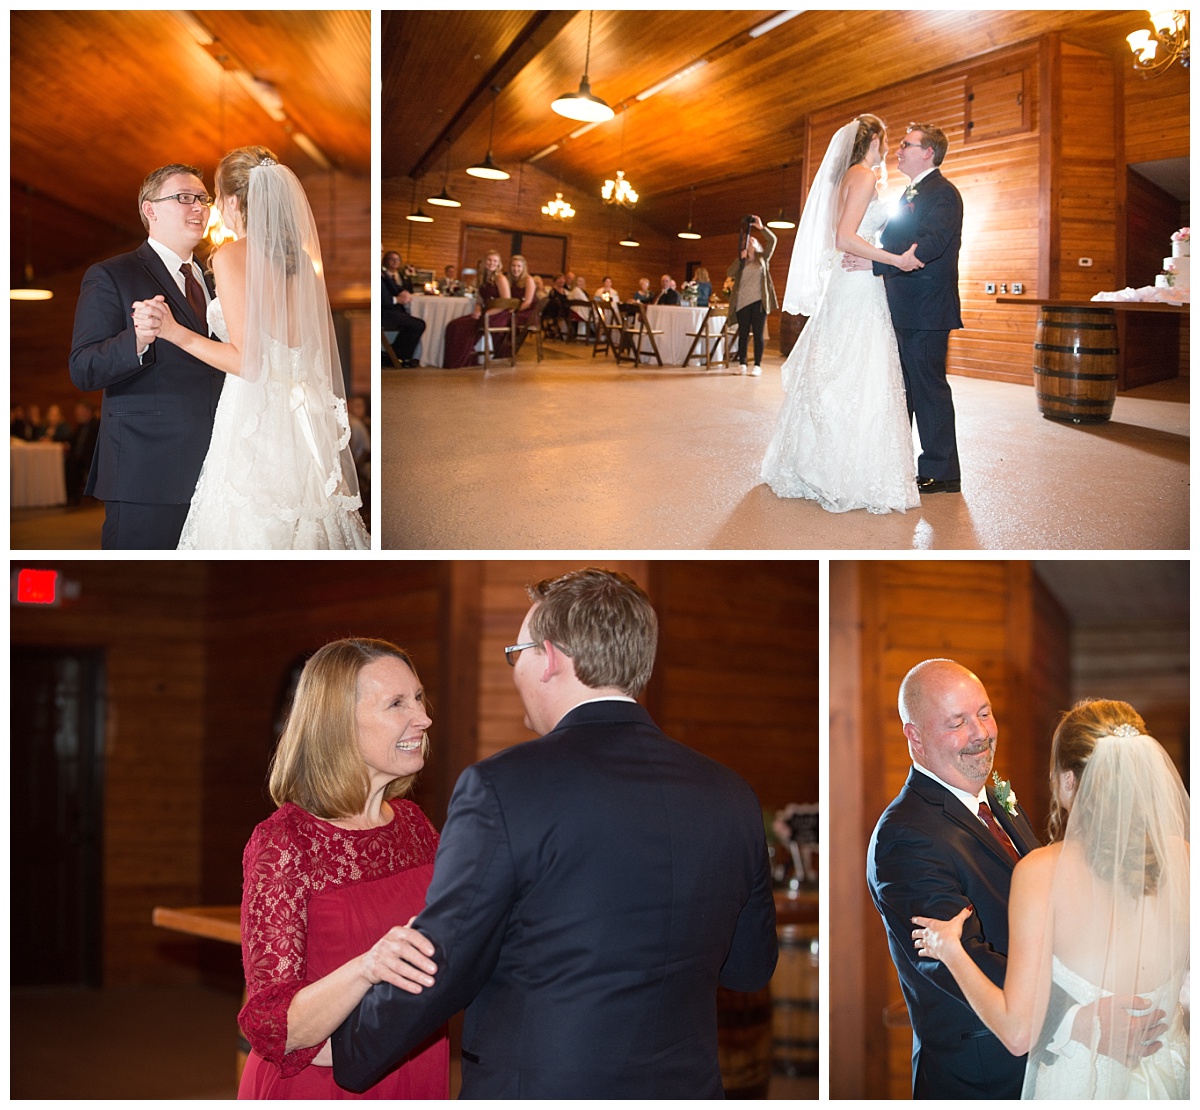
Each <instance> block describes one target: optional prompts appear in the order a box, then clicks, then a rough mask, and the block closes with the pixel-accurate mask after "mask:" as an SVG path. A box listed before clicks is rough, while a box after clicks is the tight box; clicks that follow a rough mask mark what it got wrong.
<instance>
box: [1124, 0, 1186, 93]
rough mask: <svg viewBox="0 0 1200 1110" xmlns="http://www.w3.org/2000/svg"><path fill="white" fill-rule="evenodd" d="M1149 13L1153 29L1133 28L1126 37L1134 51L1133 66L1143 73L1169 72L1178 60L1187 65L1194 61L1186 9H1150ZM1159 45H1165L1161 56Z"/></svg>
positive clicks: (1146, 75)
mask: <svg viewBox="0 0 1200 1110" xmlns="http://www.w3.org/2000/svg"><path fill="white" fill-rule="evenodd" d="M1146 14H1147V15H1148V16H1149V17H1150V23H1151V24H1152V25H1153V27H1154V31H1153V32H1150V31H1147V30H1145V29H1142V30H1140V31H1134V32H1133V34H1132V35H1129V36H1127V37H1126V39H1125V41H1126V42H1128V43H1129V49H1130V50H1132V51H1133V68H1134V69H1135V70H1136V71H1137V72H1138V73H1140V74H1142V75H1143V76H1144V77H1151V76H1154V75H1156V74H1159V73H1164V72H1166V70H1167V69H1169V68H1170V66H1171V63H1172V62H1175V61H1178V62H1179V64H1180V65H1181V66H1183V68H1184V69H1187V68H1188V67H1189V64H1190V62H1191V55H1190V45H1191V44H1190V42H1189V31H1190V20H1189V17H1188V13H1187V11H1186V10H1184V11H1153V10H1150V9H1147V10H1146ZM1159 47H1161V48H1162V54H1161V56H1160V55H1159Z"/></svg>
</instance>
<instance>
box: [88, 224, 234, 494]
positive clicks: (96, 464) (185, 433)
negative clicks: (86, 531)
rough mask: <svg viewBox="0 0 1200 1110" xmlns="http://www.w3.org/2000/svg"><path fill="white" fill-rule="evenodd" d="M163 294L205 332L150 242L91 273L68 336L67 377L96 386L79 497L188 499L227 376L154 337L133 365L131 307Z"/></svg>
mask: <svg viewBox="0 0 1200 1110" xmlns="http://www.w3.org/2000/svg"><path fill="white" fill-rule="evenodd" d="M159 294H162V295H163V296H165V297H166V299H167V303H168V304H169V305H170V306H171V312H172V314H173V315H174V316H175V319H176V320H178V321H179V322H180V323H181V324H183V325H185V326H186V327H189V328H191V329H192V330H193V331H197V332H199V333H200V334H201V335H208V334H209V332H208V325H207V322H206V321H203V320H199V319H197V318H196V315H195V313H193V312H192V309H191V307H190V306H189V304H188V302H187V299H186V298H185V297H184V295H183V294H182V293H181V292H180V291H179V286H178V285H176V284H175V281H174V279H173V278H172V277H171V275H170V274H168V273H167V268H166V266H165V265H163V262H162V259H160V258H159V256H158V255H157V254H156V253H155V252H154V248H153V247H151V246H150V244H149V243H143V244H142V245H141V246H140V247H138V249H137V250H136V251H132V252H130V253H129V254H122V255H118V256H117V257H116V258H110V259H108V260H107V261H105V262H99V263H97V264H96V265H94V266H91V267H89V269H88V271H87V273H85V274H84V275H83V286H82V288H81V289H80V293H79V303H78V304H77V305H76V307H75V331H74V334H73V335H72V337H71V362H70V367H71V381H73V382H74V383H75V385H76V386H77V387H78V388H79V389H82V390H86V391H89V392H90V391H92V390H96V389H102V390H104V400H103V403H102V405H101V410H100V432H99V435H98V436H97V439H96V454H95V457H94V459H93V461H92V469H91V473H90V474H89V475H88V482H87V487H86V489H85V490H84V492H85V493H86V494H88V495H90V496H95V497H98V498H100V499H101V500H103V501H136V502H140V503H143V504H150V505H166V504H171V505H183V504H186V503H187V502H189V501H191V499H192V494H193V493H194V492H195V490H196V479H197V478H199V477H200V467H201V465H202V464H203V462H204V456H205V455H206V454H207V452H208V441H209V439H210V438H211V437H212V426H213V415H214V414H215V412H216V410H217V401H218V399H219V398H220V396H221V387H222V385H224V381H225V375H224V374H223V373H221V371H219V370H214V369H213V368H212V367H211V366H208V365H207V364H205V363H203V362H201V361H200V360H199V359H197V358H193V357H192V356H191V355H188V354H185V353H184V352H183V351H181V350H180V349H179V348H178V347H176V346H174V345H173V344H171V343H167V342H165V341H163V340H156V341H155V342H154V343H151V344H150V346H149V347H148V348H147V350H146V353H145V356H144V357H143V360H142V361H141V362H138V357H137V338H136V336H135V335H134V330H133V321H132V318H131V313H132V309H133V302H134V301H144V300H149V299H151V298H153V297H156V296H158V295H159Z"/></svg>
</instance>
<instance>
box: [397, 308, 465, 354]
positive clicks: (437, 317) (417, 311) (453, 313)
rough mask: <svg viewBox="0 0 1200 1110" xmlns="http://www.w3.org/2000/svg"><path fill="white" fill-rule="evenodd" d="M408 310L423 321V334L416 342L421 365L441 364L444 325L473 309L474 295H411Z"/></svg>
mask: <svg viewBox="0 0 1200 1110" xmlns="http://www.w3.org/2000/svg"><path fill="white" fill-rule="evenodd" d="M408 307H409V311H410V312H412V314H413V315H414V316H418V317H420V318H421V319H422V320H424V321H425V334H424V335H422V336H421V342H420V343H418V344H417V352H416V356H417V357H418V358H419V359H420V360H421V365H422V366H441V365H442V356H443V354H444V353H445V347H446V325H447V324H448V323H450V321H451V320H457V319H458V318H459V317H460V316H466V315H468V314H469V313H471V312H474V311H475V298H474V297H425V296H420V297H413V299H412V301H411V302H410V303H409V306H408Z"/></svg>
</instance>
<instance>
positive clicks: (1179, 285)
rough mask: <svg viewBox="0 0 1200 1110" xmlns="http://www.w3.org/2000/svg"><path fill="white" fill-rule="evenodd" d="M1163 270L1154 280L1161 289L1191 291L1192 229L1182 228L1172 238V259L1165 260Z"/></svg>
mask: <svg viewBox="0 0 1200 1110" xmlns="http://www.w3.org/2000/svg"><path fill="white" fill-rule="evenodd" d="M1163 270H1164V271H1165V272H1164V273H1161V274H1159V275H1158V277H1156V278H1155V279H1154V284H1155V285H1156V286H1158V287H1159V288H1160V289H1189V290H1190V289H1191V287H1192V259H1191V228H1187V227H1183V228H1180V229H1179V230H1178V231H1177V232H1175V234H1174V235H1172V236H1171V257H1170V258H1164V259H1163Z"/></svg>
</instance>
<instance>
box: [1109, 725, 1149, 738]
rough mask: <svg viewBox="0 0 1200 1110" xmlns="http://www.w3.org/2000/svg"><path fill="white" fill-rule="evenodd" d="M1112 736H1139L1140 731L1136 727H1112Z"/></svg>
mask: <svg viewBox="0 0 1200 1110" xmlns="http://www.w3.org/2000/svg"><path fill="white" fill-rule="evenodd" d="M1112 734H1113V735H1114V736H1141V735H1142V730H1141V729H1140V728H1138V727H1137V725H1127V724H1126V725H1113V729H1112Z"/></svg>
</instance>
